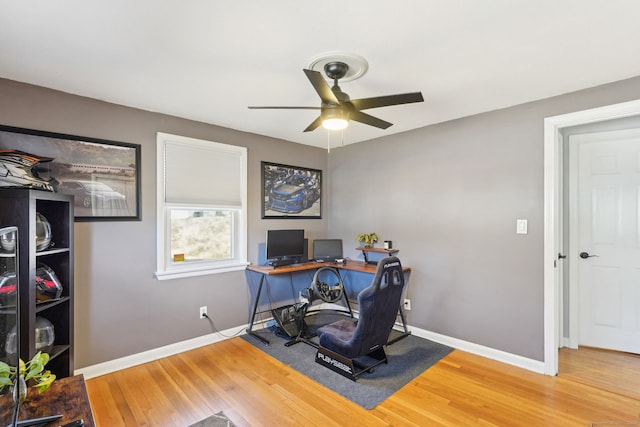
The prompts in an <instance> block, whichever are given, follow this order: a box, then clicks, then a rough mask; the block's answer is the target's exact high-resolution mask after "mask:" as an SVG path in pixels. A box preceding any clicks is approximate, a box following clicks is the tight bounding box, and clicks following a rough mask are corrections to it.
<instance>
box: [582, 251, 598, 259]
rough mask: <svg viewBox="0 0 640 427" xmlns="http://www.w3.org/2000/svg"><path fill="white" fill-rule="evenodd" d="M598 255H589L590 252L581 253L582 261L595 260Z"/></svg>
mask: <svg viewBox="0 0 640 427" xmlns="http://www.w3.org/2000/svg"><path fill="white" fill-rule="evenodd" d="M597 256H598V255H589V253H588V252H580V258H582V259H587V258H593V257H597Z"/></svg>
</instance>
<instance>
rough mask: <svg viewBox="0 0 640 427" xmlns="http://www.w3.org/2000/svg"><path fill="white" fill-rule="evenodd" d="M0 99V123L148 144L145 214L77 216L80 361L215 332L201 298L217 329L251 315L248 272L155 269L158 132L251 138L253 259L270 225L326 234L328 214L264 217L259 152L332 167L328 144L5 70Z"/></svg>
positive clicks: (235, 140)
mask: <svg viewBox="0 0 640 427" xmlns="http://www.w3.org/2000/svg"><path fill="white" fill-rule="evenodd" d="M0 100H1V102H0V124H3V125H8V126H18V127H25V128H31V129H39V130H45V131H50V132H60V133H66V134H73V135H80V136H89V137H94V138H103V139H109V140H115V141H124V142H131V143H136V144H141V145H142V165H141V168H142V169H141V170H142V221H132V222H89V223H76V224H75V244H76V245H75V254H76V258H75V265H76V272H75V274H76V275H75V283H76V309H75V319H76V328H75V344H76V351H75V367H76V369H77V368H82V367H86V366H90V365H94V364H96V363H100V362H104V361H109V360H113V359H116V358H120V357H124V356H128V355H131V354H135V353H139V352H142V351H146V350H150V349H154V348H157V347H161V346H164V345H168V344H172V343H176V342H179V341H183V340H187V339H190V338H194V337H198V336H201V335H206V334H208V333H211V332H212V330H211V327H210V324H209V322H207V321H206V320H200V319H198V308H199V307H200V306H201V305H207V306H208V308H209V315H210V316H211V317H212V318H213V321H214V323H215V326H216V327H217V328H218V329H219V330H224V329H227V328H232V327H234V326H238V325H242V324H245V323H246V322H247V319H248V291H247V285H246V280H245V275H244V272H235V273H225V274H219V275H209V276H203V277H192V278H187V279H175V280H165V281H157V280H155V279H154V277H153V273H154V270H155V265H156V264H155V259H156V238H155V236H156V182H155V181H156V132H167V133H172V134H177V135H183V136H188V137H193V138H202V139H206V140H211V141H217V142H222V143H226V144H234V145H242V146H246V147H248V154H249V155H248V159H249V161H248V169H249V180H248V182H249V190H248V200H249V212H248V218H249V224H248V231H249V259H250V261H252V262H257V260H258V245H259V243H260V242H263V241H264V239H265V234H266V230H267V228H287V227H296V228H297V227H300V228H304V229H306V233H307V237H310V238H318V237H324V236H325V234H326V231H327V221H326V219H322V220H268V221H266V220H262V219H261V218H260V214H261V212H260V198H261V193H260V161H262V160H265V161H271V162H279V163H286V164H293V165H300V166H307V167H310V168H314V169H321V170H326V164H327V157H326V151H325V150H322V149H318V148H313V147H308V146H302V145H299V144H293V143H290V142H285V141H280V140H275V139H272V138H267V137H263V136H259V135H254V134H248V133H243V132H238V131H235V130H231V129H226V128H221V127H217V126H211V125H206V124H203V123H198V122H193V121H188V120H183V119H178V118H175V117H170V116H166V115H161V114H156V113H150V112H146V111H141V110H136V109H132V108H126V107H122V106H117V105H113V104H108V103H105V102H101V101H97V100H92V99H88V98H82V97H78V96H74V95H69V94H65V93H61V92H56V91H53V90H49V89H44V88H40V87H35V86H30V85H25V84H20V83H16V82H12V81H8V80H3V79H0ZM286 125H287V124H286V123H283V126H286ZM325 193H326V192H325ZM326 197H328V195H327V194H325V198H326ZM325 212H326V207H325ZM325 218H326V216H325Z"/></svg>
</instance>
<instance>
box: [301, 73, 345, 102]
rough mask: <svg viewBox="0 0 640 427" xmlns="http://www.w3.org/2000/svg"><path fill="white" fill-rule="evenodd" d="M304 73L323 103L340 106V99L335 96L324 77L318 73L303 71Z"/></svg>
mask: <svg viewBox="0 0 640 427" xmlns="http://www.w3.org/2000/svg"><path fill="white" fill-rule="evenodd" d="M302 71H304V73H305V74H306V75H307V78H308V79H309V81H310V82H311V84H312V85H313V88H314V89H315V90H316V92H317V93H318V95H319V96H320V99H321V100H322V102H324V103H325V104H335V105H339V104H340V101H338V98H336V96H335V95H334V94H333V91H332V90H331V88H330V87H329V84H328V83H327V81H326V80H325V79H324V77H322V74H320V73H319V72H318V71H313V70H306V69H303V70H302Z"/></svg>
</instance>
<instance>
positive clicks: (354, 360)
mask: <svg viewBox="0 0 640 427" xmlns="http://www.w3.org/2000/svg"><path fill="white" fill-rule="evenodd" d="M403 290H404V274H403V272H402V265H401V263H400V260H399V259H398V258H397V257H386V258H384V259H382V260H381V261H380V262H379V263H378V268H377V270H376V275H375V277H374V278H373V282H372V283H371V285H370V286H369V287H368V288H365V289H363V290H362V291H360V293H359V294H358V308H359V311H360V313H359V317H358V320H357V321H354V320H353V319H343V320H339V321H337V322H334V323H330V324H328V325H325V326H322V327H321V328H318V331H317V334H318V337H319V343H320V346H319V347H318V351H317V353H316V362H317V363H319V364H321V365H323V366H326V367H328V368H329V369H331V370H333V371H335V372H337V373H339V374H340V375H343V376H345V377H347V378H349V379H351V380H353V381H356V380H357V378H358V377H359V376H360V375H361V374H362V373H364V372H371V371H373V368H375V367H376V366H378V365H380V364H382V363H388V360H387V355H386V353H385V351H384V346H385V344H386V343H387V341H388V339H389V334H390V333H391V329H392V328H393V325H394V323H395V321H396V318H397V315H398V310H399V309H400V300H401V298H402V294H403Z"/></svg>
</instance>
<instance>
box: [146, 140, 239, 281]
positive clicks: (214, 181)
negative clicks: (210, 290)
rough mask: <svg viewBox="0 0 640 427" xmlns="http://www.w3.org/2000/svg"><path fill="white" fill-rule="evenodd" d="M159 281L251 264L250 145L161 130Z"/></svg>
mask: <svg viewBox="0 0 640 427" xmlns="http://www.w3.org/2000/svg"><path fill="white" fill-rule="evenodd" d="M157 148H158V165H157V168H158V221H157V223H158V226H157V227H158V230H157V235H158V248H157V268H156V277H157V278H158V279H159V280H163V279H172V278H178V277H187V276H194V275H202V274H212V273H219V272H227V271H234V270H241V269H244V268H245V266H246V265H247V242H246V241H247V215H246V203H247V149H246V148H244V147H237V146H235V145H227V144H220V143H217V142H211V141H204V140H200V139H193V138H186V137H182V136H176V135H169V134H165V133H158V147H157Z"/></svg>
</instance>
